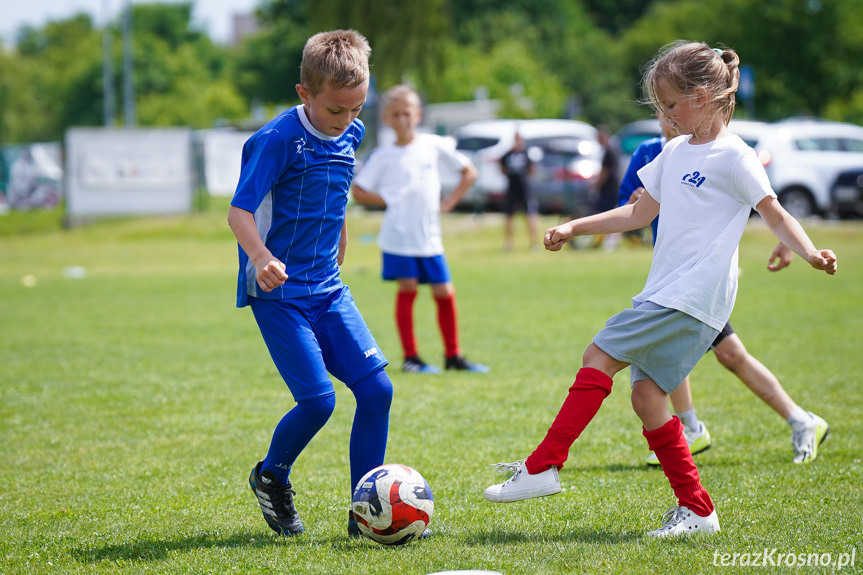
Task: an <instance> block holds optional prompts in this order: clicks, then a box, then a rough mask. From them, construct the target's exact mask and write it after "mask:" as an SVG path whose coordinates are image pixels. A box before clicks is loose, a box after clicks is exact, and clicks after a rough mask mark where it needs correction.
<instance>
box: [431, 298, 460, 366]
mask: <svg viewBox="0 0 863 575" xmlns="http://www.w3.org/2000/svg"><path fill="white" fill-rule="evenodd" d="M434 300H435V303H436V304H437V323H438V326H439V327H440V334H441V337H442V338H443V345H444V355H446V357H453V356H454V355H458V354H459V347H458V319H457V315H456V307H455V294H450V295H448V296H445V297H435V298H434Z"/></svg>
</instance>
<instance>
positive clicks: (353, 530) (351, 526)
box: [348, 511, 363, 539]
mask: <svg viewBox="0 0 863 575" xmlns="http://www.w3.org/2000/svg"><path fill="white" fill-rule="evenodd" d="M362 535H363V534H362V533H361V532H360V527H359V525H357V520H356V519H355V518H354V512H353V511H348V537H355V538H357V539H359V538H360V537H362Z"/></svg>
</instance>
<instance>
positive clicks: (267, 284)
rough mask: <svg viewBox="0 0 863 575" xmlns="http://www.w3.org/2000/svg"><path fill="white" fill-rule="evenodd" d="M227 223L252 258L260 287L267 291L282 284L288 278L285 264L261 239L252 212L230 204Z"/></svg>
mask: <svg viewBox="0 0 863 575" xmlns="http://www.w3.org/2000/svg"><path fill="white" fill-rule="evenodd" d="M228 225H229V226H231V231H232V232H234V236H236V238H237V242H238V243H239V244H240V247H241V248H243V251H244V252H246V255H248V256H249V259H250V260H252V264H254V266H255V272H256V273H255V279H256V280H257V281H258V285H260V286H261V289H263V290H264V291H266V292H269V291H273V290H274V289H275V288H277V287H279V286H280V285H282V284H284V283H285V281H286V280H287V279H288V274H286V273H285V264H284V263H282V262H281V261H280V260H278V259H276V258H275V257H274V256H273V254H272V253H270V250H268V249H267V246H265V245H264V242H262V241H261V237H260V236H259V235H258V227H257V226H256V225H255V216H254V214H252V213H251V212H247V211H246V210H243V209H240V208H237V207H235V206H231V209H230V210H228Z"/></svg>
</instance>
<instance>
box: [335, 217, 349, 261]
mask: <svg viewBox="0 0 863 575" xmlns="http://www.w3.org/2000/svg"><path fill="white" fill-rule="evenodd" d="M347 249H348V220H347V218H345V221H344V222H343V223H342V233H341V235H339V255H338V256H337V257H336V262H337V263H338V264H339V265H342V264H343V263H344V262H345V252H346V251H347Z"/></svg>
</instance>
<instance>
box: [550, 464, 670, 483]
mask: <svg viewBox="0 0 863 575" xmlns="http://www.w3.org/2000/svg"><path fill="white" fill-rule="evenodd" d="M650 469H653V468H652V467H650V466H649V465H642V464H639V465H625V464H623V463H612V464H611V465H581V466H579V467H573V468H572V469H571V471H572V472H574V473H584V472H594V471H600V472H603V473H618V472H620V471H645V470H650ZM656 469H659V467H658V466H657V467H656ZM561 477H562V478H564V479H566V478H567V477H566V474H565V473H561Z"/></svg>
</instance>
